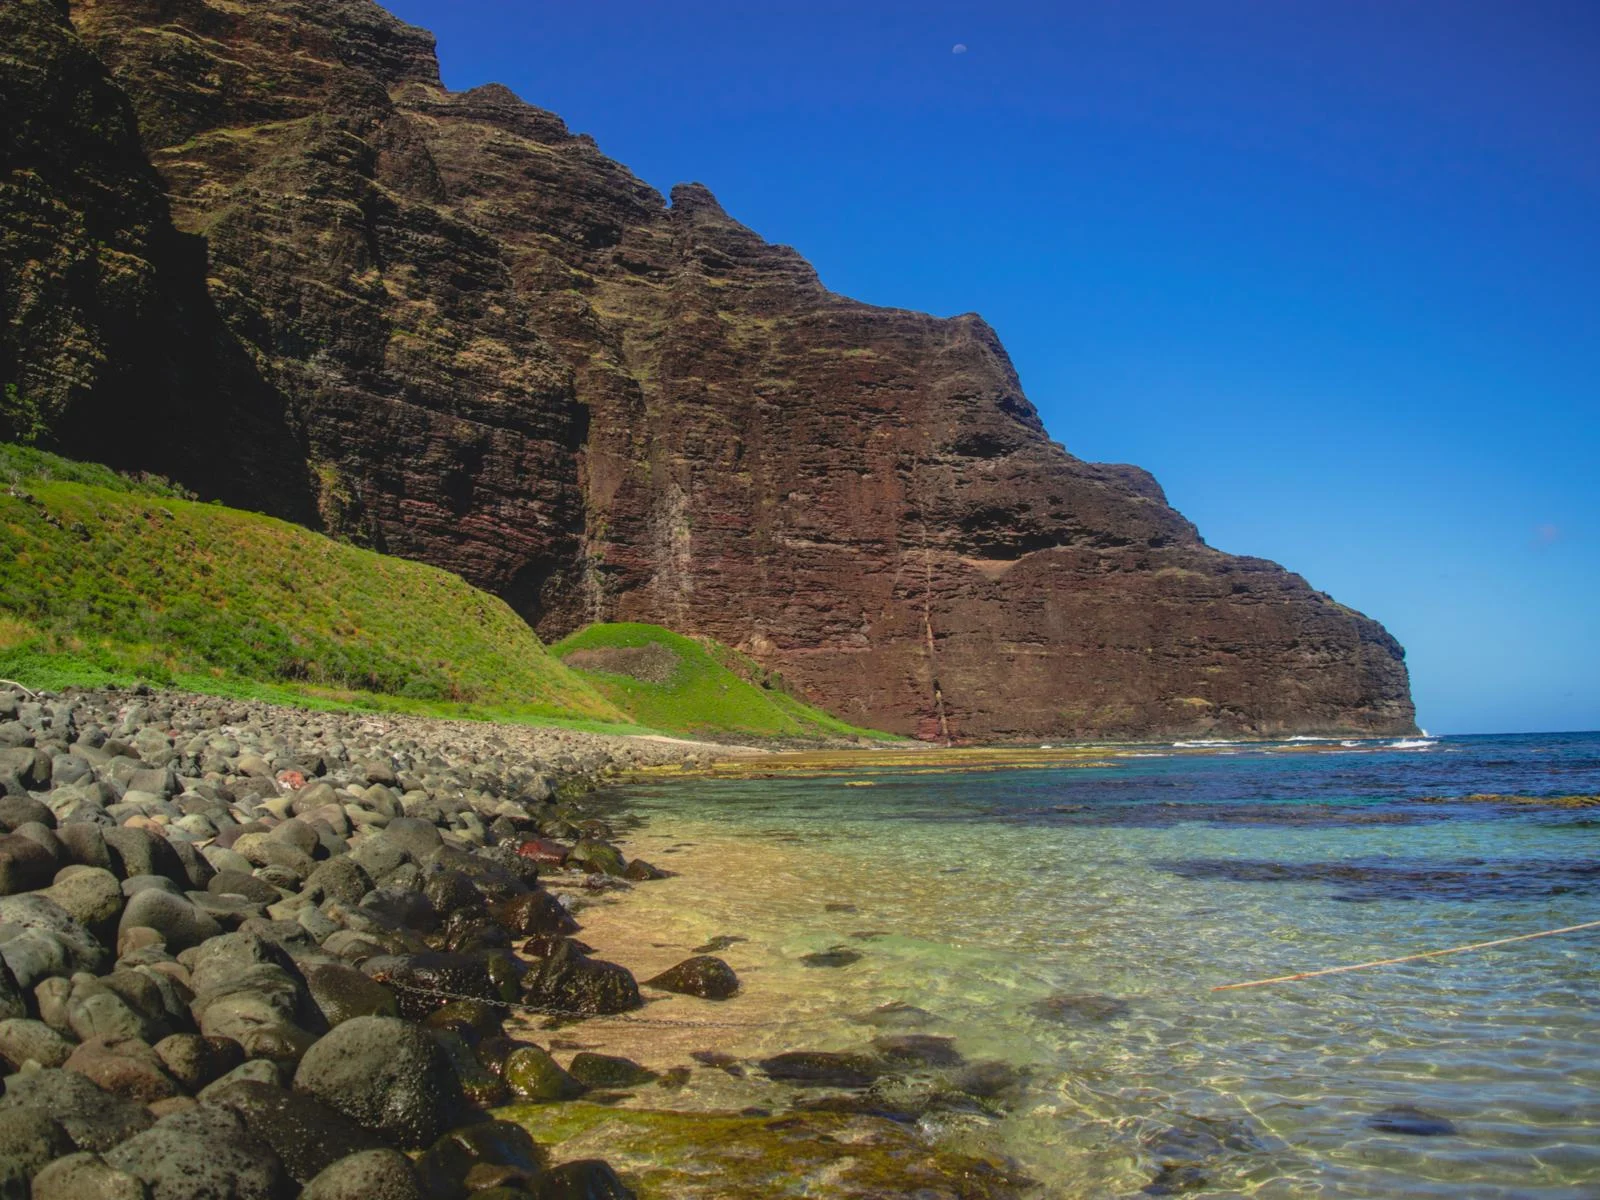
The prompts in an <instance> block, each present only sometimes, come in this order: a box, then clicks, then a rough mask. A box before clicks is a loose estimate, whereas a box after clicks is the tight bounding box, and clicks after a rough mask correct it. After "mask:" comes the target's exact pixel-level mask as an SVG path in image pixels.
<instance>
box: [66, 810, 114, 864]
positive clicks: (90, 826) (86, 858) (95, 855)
mask: <svg viewBox="0 0 1600 1200" xmlns="http://www.w3.org/2000/svg"><path fill="white" fill-rule="evenodd" d="M56 837H58V838H60V839H61V844H62V845H63V846H65V847H66V850H67V858H68V860H69V861H71V862H73V863H76V864H78V865H79V866H84V867H99V868H101V869H102V870H110V869H111V865H112V857H111V848H110V847H109V846H108V845H107V844H106V836H105V830H104V829H103V828H101V827H100V826H99V825H97V824H95V823H94V822H92V821H68V822H67V823H66V824H64V825H62V826H60V827H59V828H58V829H57V830H56Z"/></svg>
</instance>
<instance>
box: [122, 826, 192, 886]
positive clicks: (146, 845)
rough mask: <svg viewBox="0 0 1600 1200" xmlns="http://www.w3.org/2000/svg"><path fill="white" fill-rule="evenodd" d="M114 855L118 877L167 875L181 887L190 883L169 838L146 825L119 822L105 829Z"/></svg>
mask: <svg viewBox="0 0 1600 1200" xmlns="http://www.w3.org/2000/svg"><path fill="white" fill-rule="evenodd" d="M102 836H103V837H104V838H105V842H106V849H107V851H108V852H109V853H110V855H111V868H110V869H111V870H112V871H113V872H115V873H116V875H117V877H118V878H119V879H127V878H129V877H130V876H133V875H165V876H166V877H167V878H168V879H170V880H172V882H173V883H176V884H178V885H179V886H180V887H183V886H187V884H188V875H187V874H186V873H185V872H184V869H183V861H182V860H181V859H179V858H178V856H177V854H175V853H174V852H173V849H172V847H171V846H170V845H168V844H167V839H166V838H164V837H158V836H157V835H156V834H153V833H151V832H150V831H149V830H147V829H137V828H135V827H133V826H131V825H116V826H112V827H111V828H108V829H105V830H103V831H102Z"/></svg>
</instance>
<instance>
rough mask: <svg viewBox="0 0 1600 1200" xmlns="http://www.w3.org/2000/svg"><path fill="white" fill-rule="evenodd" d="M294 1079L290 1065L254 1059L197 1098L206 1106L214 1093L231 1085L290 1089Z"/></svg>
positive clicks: (235, 1069)
mask: <svg viewBox="0 0 1600 1200" xmlns="http://www.w3.org/2000/svg"><path fill="white" fill-rule="evenodd" d="M293 1079H294V1068H293V1067H292V1066H290V1065H289V1064H287V1063H281V1062H277V1061H275V1060H273V1059H270V1058H252V1059H248V1060H246V1061H245V1062H242V1063H240V1064H239V1065H238V1066H237V1067H235V1068H234V1069H233V1070H231V1071H229V1072H228V1073H227V1074H226V1075H224V1076H222V1077H221V1078H220V1079H218V1080H216V1082H214V1083H210V1084H207V1085H206V1086H205V1087H203V1088H201V1089H200V1092H199V1094H198V1095H197V1096H196V1097H195V1098H196V1099H197V1100H199V1101H200V1103H202V1104H204V1103H206V1102H207V1101H209V1100H210V1099H211V1096H212V1093H214V1092H220V1091H221V1090H222V1089H224V1088H226V1087H227V1086H228V1085H229V1084H233V1083H246V1082H248V1083H270V1084H271V1085H272V1086H273V1087H288V1086H289V1083H290V1081H291V1080H293Z"/></svg>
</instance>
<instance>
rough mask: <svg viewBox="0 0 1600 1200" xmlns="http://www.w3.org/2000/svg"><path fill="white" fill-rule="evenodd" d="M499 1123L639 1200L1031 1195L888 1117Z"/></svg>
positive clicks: (643, 1117) (591, 1112) (985, 1199)
mask: <svg viewBox="0 0 1600 1200" xmlns="http://www.w3.org/2000/svg"><path fill="white" fill-rule="evenodd" d="M495 1115H496V1116H497V1117H498V1118H500V1119H501V1120H506V1121H513V1122H515V1123H516V1124H519V1125H521V1126H522V1127H523V1128H525V1129H527V1130H528V1132H529V1133H531V1134H532V1135H533V1138H534V1140H535V1141H536V1142H538V1143H539V1144H540V1145H541V1146H543V1147H545V1148H546V1149H548V1150H549V1151H550V1152H551V1156H552V1157H553V1158H554V1159H555V1160H557V1161H565V1160H570V1159H576V1158H590V1157H594V1158H604V1159H605V1160H606V1161H608V1162H610V1163H611V1164H612V1165H613V1166H615V1167H616V1168H617V1170H618V1171H619V1172H620V1173H621V1174H622V1175H623V1176H624V1178H626V1179H627V1181H628V1182H629V1184H630V1185H631V1186H632V1187H634V1188H635V1189H636V1190H637V1191H638V1194H639V1200H712V1198H713V1197H727V1196H771V1197H783V1196H829V1197H837V1198H838V1200H867V1198H868V1197H874V1198H876V1197H886V1196H913V1195H914V1196H917V1197H921V1198H923V1200H1008V1198H1010V1197H1017V1196H1021V1195H1023V1194H1024V1192H1025V1189H1026V1188H1027V1187H1028V1185H1029V1181H1028V1180H1026V1179H1024V1178H1022V1177H1021V1176H1020V1175H1017V1174H1016V1173H1015V1172H1014V1171H1012V1170H1011V1169H1010V1168H1009V1167H1007V1166H1006V1165H1005V1164H1003V1163H1002V1162H1000V1161H998V1160H991V1159H988V1158H984V1157H980V1156H977V1155H974V1154H968V1153H963V1152H959V1151H955V1150H951V1149H946V1148H943V1147H940V1146H937V1145H932V1144H930V1143H929V1142H928V1141H927V1140H926V1139H925V1138H923V1137H922V1136H920V1135H919V1134H918V1133H917V1132H916V1130H915V1129H913V1128H911V1127H909V1126H906V1125H902V1124H899V1123H897V1122H894V1121H890V1120H886V1119H884V1118H882V1117H874V1116H855V1115H849V1114H841V1113H827V1112H818V1113H784V1114H778V1115H773V1116H755V1115H743V1114H736V1113H690V1112H671V1111H664V1110H659V1109H638V1108H620V1109H619V1108H606V1107H602V1106H600V1105H596V1104H588V1103H583V1102H578V1103H572V1104H549V1105H513V1106H511V1107H508V1108H504V1109H500V1110H499V1111H497V1112H496V1114H495Z"/></svg>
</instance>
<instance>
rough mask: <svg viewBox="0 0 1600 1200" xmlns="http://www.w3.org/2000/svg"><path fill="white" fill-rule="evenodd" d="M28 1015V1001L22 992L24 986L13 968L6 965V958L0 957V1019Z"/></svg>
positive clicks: (7, 1019) (6, 1019) (4, 1019)
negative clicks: (14, 973) (18, 980)
mask: <svg viewBox="0 0 1600 1200" xmlns="http://www.w3.org/2000/svg"><path fill="white" fill-rule="evenodd" d="M27 1015H28V1001H27V997H25V996H24V995H23V994H22V986H21V985H20V984H19V983H18V982H17V977H16V976H15V975H13V974H12V973H11V968H10V967H8V966H6V963H5V960H4V959H3V958H0V1021H9V1020H12V1019H13V1018H16V1017H25V1016H27Z"/></svg>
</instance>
